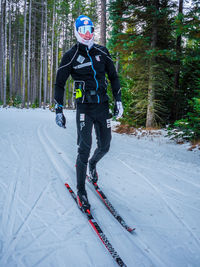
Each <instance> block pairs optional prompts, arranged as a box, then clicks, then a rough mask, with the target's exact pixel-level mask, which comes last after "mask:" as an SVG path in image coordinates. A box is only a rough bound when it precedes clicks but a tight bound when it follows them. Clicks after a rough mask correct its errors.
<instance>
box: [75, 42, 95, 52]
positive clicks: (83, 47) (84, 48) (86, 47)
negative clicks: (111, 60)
mask: <svg viewBox="0 0 200 267" xmlns="http://www.w3.org/2000/svg"><path fill="white" fill-rule="evenodd" d="M94 45H95V44H93V46H92V47H91V48H90V49H88V46H87V45H84V44H82V43H79V42H77V46H78V49H79V50H81V51H88V50H89V51H91V50H93V49H94Z"/></svg>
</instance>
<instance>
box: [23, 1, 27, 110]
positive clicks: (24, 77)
mask: <svg viewBox="0 0 200 267" xmlns="http://www.w3.org/2000/svg"><path fill="white" fill-rule="evenodd" d="M26 15H27V10H26V0H25V1H24V48H23V76H22V108H24V106H25V79H26Z"/></svg>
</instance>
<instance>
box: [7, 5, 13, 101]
mask: <svg viewBox="0 0 200 267" xmlns="http://www.w3.org/2000/svg"><path fill="white" fill-rule="evenodd" d="M11 7H12V4H11V0H10V1H9V41H8V43H9V87H10V88H9V90H10V101H11V100H12V91H13V89H12V46H11Z"/></svg>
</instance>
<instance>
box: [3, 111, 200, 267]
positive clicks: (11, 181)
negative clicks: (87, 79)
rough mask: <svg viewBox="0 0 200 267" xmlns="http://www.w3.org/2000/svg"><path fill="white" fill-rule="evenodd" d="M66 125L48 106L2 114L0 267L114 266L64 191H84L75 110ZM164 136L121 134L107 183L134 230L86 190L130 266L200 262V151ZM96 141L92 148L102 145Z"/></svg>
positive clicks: (102, 173) (193, 266) (102, 175)
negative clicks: (80, 186)
mask: <svg viewBox="0 0 200 267" xmlns="http://www.w3.org/2000/svg"><path fill="white" fill-rule="evenodd" d="M64 113H65V115H66V119H67V127H66V129H62V128H59V127H58V126H57V125H56V124H55V113H53V112H50V111H49V110H43V109H35V110H33V109H29V110H25V109H23V110H21V109H15V108H7V109H6V108H4V109H3V108H0V129H1V130H0V156H1V160H0V266H2V267H15V266H17V267H32V266H38V267H76V266H77V267H112V266H113V267H114V266H116V263H115V262H114V261H113V258H112V257H111V256H110V254H109V253H108V251H107V250H106V249H105V247H104V246H103V245H102V243H101V242H100V240H99V239H98V237H97V235H96V234H95V232H94V230H93V229H92V228H91V226H90V225H89V224H88V222H87V219H86V218H85V217H84V216H83V215H82V213H81V212H80V210H79V209H78V208H77V206H76V204H75V202H74V201H73V199H72V198H71V196H70V194H69V193H68V191H67V189H66V188H65V186H64V183H65V182H68V183H69V184H70V186H71V187H72V188H73V189H74V190H75V189H76V179H75V161H76V155H77V145H76V123H75V111H73V110H65V111H64ZM164 135H165V134H164V133H163V132H162V131H161V134H157V135H145V136H141V137H140V138H138V136H134V135H126V134H118V133H115V132H113V135H112V143H111V148H110V151H109V153H108V154H107V155H106V156H105V157H104V158H103V159H102V160H101V161H100V162H99V164H98V167H97V168H98V172H99V186H101V188H102V189H103V191H104V193H105V194H106V195H107V197H108V199H109V200H110V202H111V203H112V204H113V206H114V207H115V208H116V209H117V211H118V212H119V214H120V215H121V216H122V217H123V218H124V219H125V221H126V222H127V223H128V224H129V225H130V226H133V227H136V231H135V233H134V234H130V233H128V232H127V231H126V230H124V229H123V228H122V226H121V225H120V224H119V223H118V222H117V221H116V220H115V219H114V218H113V217H112V215H111V214H110V213H109V211H108V210H106V208H105V207H104V205H103V203H101V201H100V199H99V198H98V196H97V195H95V192H94V190H93V188H92V187H91V185H89V184H87V192H88V198H89V201H90V203H91V207H92V212H93V215H94V217H95V218H96V219H97V221H98V223H99V225H100V226H101V228H102V230H103V231H104V233H105V235H106V236H107V238H108V239H109V241H110V242H111V244H112V245H113V247H114V248H115V250H116V251H117V252H118V254H119V255H120V257H121V258H122V259H123V261H124V262H125V263H126V265H127V266H129V267H143V266H144V267H150V266H152V267H199V266H200V227H199V224H200V150H194V151H188V150H187V148H188V147H189V145H188V144H183V145H177V144H176V143H175V142H174V141H170V140H169V138H166V137H164ZM95 143H96V141H95V136H93V147H92V151H93V150H94V149H95V145H96V144H95Z"/></svg>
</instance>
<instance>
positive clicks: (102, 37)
mask: <svg viewBox="0 0 200 267" xmlns="http://www.w3.org/2000/svg"><path fill="white" fill-rule="evenodd" d="M100 44H101V45H103V46H106V0H101V26H100Z"/></svg>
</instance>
